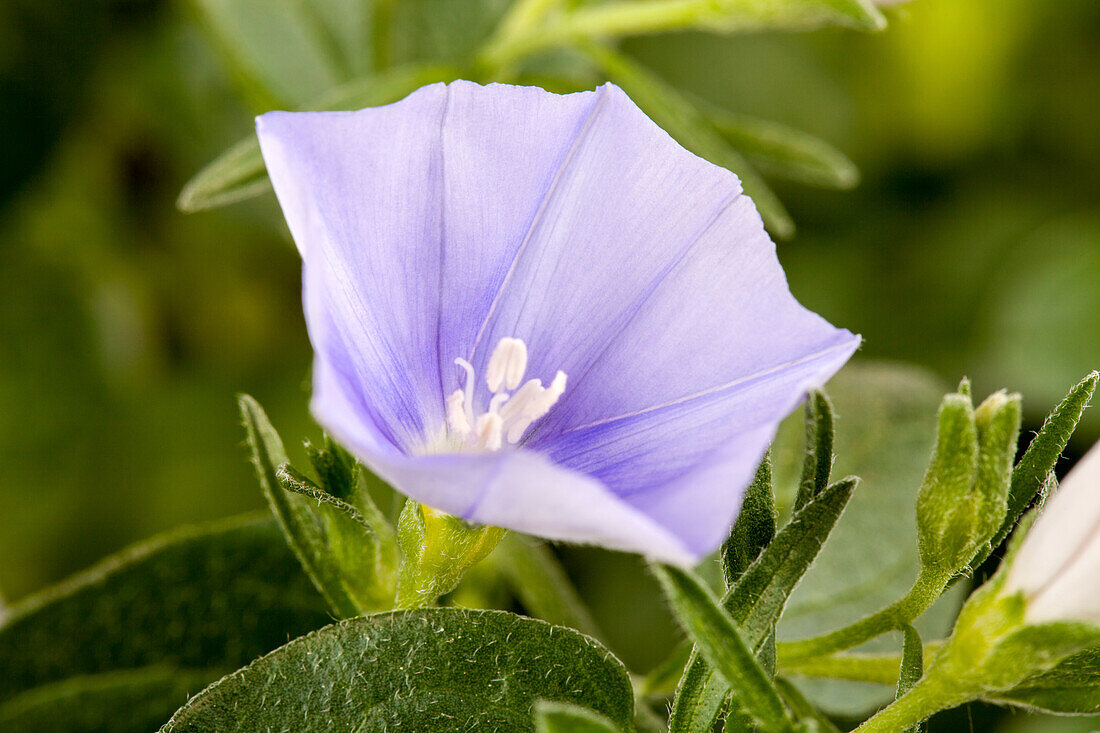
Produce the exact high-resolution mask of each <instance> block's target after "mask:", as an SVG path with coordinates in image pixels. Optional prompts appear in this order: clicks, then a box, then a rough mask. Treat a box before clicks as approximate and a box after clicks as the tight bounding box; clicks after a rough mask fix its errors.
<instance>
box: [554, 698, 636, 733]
mask: <svg viewBox="0 0 1100 733" xmlns="http://www.w3.org/2000/svg"><path fill="white" fill-rule="evenodd" d="M535 731H536V733H622V729H621V728H617V727H615V724H614V723H612V722H611V721H610V720H608V719H607V718H605V717H604V716H602V715H600V714H599V713H596V712H593V711H591V710H589V709H587V708H582V707H580V706H579V705H573V704H570V703H563V702H547V701H545V700H540V701H538V702H537V703H535Z"/></svg>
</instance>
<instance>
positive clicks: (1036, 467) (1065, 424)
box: [970, 372, 1100, 572]
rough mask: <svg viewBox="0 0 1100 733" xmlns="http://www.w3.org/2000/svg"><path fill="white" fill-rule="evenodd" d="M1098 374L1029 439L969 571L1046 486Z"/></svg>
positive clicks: (1075, 389)
mask: <svg viewBox="0 0 1100 733" xmlns="http://www.w3.org/2000/svg"><path fill="white" fill-rule="evenodd" d="M1098 378H1100V374H1098V373H1097V372H1092V373H1091V374H1089V375H1088V376H1086V377H1085V378H1084V379H1082V380H1081V381H1080V382H1078V383H1077V384H1076V385H1075V386H1074V387H1073V389H1071V390H1070V391H1069V394H1067V395H1066V396H1065V397H1064V398H1063V399H1062V401H1061V402H1060V403H1058V406H1057V407H1055V408H1054V409H1053V410H1051V412H1050V414H1049V415H1048V416H1047V419H1046V421H1045V422H1044V423H1043V427H1042V428H1041V429H1040V430H1039V432H1038V434H1036V436H1035V437H1034V438H1032V440H1031V444H1030V445H1029V446H1028V447H1027V451H1025V452H1024V455H1023V456H1022V457H1021V458H1020V460H1019V462H1018V463H1017V464H1016V467H1015V468H1014V469H1013V471H1012V483H1011V485H1010V487H1009V490H1008V511H1007V514H1006V515H1005V519H1004V523H1003V524H1002V525H1001V528H1000V529H999V530H998V531H997V534H996V535H994V536H993V539H992V540H991V541H990V544H989V547H988V548H986V549H985V550H983V551H982V552H981V553H979V554H978V556H977V557H975V558H974V559H973V560H972V561H971V562H970V571H971V572H973V571H974V570H976V569H977V568H978V566H979V565H981V564H982V562H984V561H985V559H986V558H987V557H989V553H990V552H992V551H993V550H994V549H995V548H996V547H998V546H999V545H1000V544H1001V543H1002V542H1003V541H1004V539H1005V537H1007V536H1008V534H1009V532H1011V531H1012V528H1013V527H1015V526H1016V522H1017V521H1019V519H1020V516H1021V515H1022V514H1023V513H1024V511H1025V510H1026V509H1027V508H1028V506H1029V505H1030V504H1031V502H1032V500H1033V499H1035V498H1036V495H1037V494H1041V491H1042V489H1043V487H1044V486H1046V485H1048V480H1047V479H1048V476H1049V474H1050V473H1051V472H1052V471H1053V470H1054V467H1055V465H1056V464H1057V463H1058V459H1059V458H1060V457H1061V455H1062V451H1064V450H1065V449H1066V444H1067V443H1069V439H1070V436H1072V435H1073V431H1074V430H1076V429H1077V423H1078V422H1080V421H1081V416H1082V415H1083V414H1084V412H1085V408H1086V407H1088V405H1089V402H1090V401H1091V400H1092V395H1093V393H1094V392H1095V391H1096V383H1097V379H1098Z"/></svg>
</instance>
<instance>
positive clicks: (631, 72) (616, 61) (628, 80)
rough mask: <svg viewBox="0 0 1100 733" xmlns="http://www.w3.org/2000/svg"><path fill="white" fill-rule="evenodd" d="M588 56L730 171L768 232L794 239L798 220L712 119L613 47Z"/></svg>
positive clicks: (660, 120)
mask: <svg viewBox="0 0 1100 733" xmlns="http://www.w3.org/2000/svg"><path fill="white" fill-rule="evenodd" d="M585 52H586V53H587V54H588V55H589V56H590V57H591V58H592V59H593V61H595V63H596V64H597V65H598V66H599V67H600V68H601V69H603V71H604V73H605V74H607V76H608V78H610V79H611V81H613V82H615V83H616V84H618V85H619V86H620V87H622V88H623V90H624V91H626V93H627V94H629V95H630V97H631V99H633V100H634V101H635V103H637V105H638V106H639V107H641V108H642V110H644V111H645V113H646V114H648V115H649V116H650V117H651V118H653V121H654V122H656V123H657V124H658V125H660V126H661V127H663V128H664V129H665V130H666V131H667V132H668V133H669V134H670V135H672V137H674V138H676V140H677V141H678V142H679V143H680V144H681V145H683V146H684V147H685V148H687V149H688V150H690V151H691V152H693V153H695V154H696V155H699V156H701V157H703V158H706V159H707V160H709V161H710V162H712V163H715V164H717V165H720V166H723V167H725V168H729V169H730V170H731V171H733V172H734V173H736V174H737V175H738V177H740V179H741V186H742V188H743V189H744V192H745V194H746V195H747V196H749V197H750V198H751V199H752V200H753V203H755V204H756V208H757V209H758V210H759V211H760V216H761V217H763V219H764V223H765V224H767V226H768V230H769V231H770V232H771V233H772V234H773V235H774V236H776V237H778V238H780V239H788V238H790V237H791V236H793V235H794V221H793V220H792V219H791V217H790V214H788V213H787V210H786V209H785V208H784V207H783V204H782V203H780V201H779V199H778V198H777V197H776V195H775V193H773V192H772V190H771V189H770V188H768V185H767V184H766V183H764V180H763V179H762V178H760V175H759V174H758V173H757V172H756V170H755V169H754V168H753V167H752V166H751V165H749V163H748V161H746V160H745V158H744V157H743V156H742V155H741V154H740V153H738V152H737V151H736V150H734V149H733V148H732V147H731V146H730V145H729V143H727V142H726V141H725V139H723V137H722V136H721V135H720V134H718V131H717V130H715V129H714V127H713V126H712V125H711V123H710V121H709V120H707V118H706V117H705V116H704V115H703V113H702V112H700V111H699V110H698V109H697V108H696V107H695V105H693V104H692V103H691V102H690V101H689V100H688V99H687V98H685V97H684V96H683V95H682V94H680V92H678V91H677V90H676V89H674V88H672V87H671V86H670V85H668V84H666V83H665V82H663V81H662V80H660V79H659V78H657V76H656V75H654V74H653V73H652V72H651V71H649V70H648V69H645V68H643V67H641V66H640V65H638V64H636V63H634V62H633V61H632V60H630V59H628V58H626V57H625V56H623V55H621V54H618V53H615V52H614V51H611V50H610V49H607V48H603V47H598V46H587V47H586V48H585Z"/></svg>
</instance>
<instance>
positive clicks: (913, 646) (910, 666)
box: [896, 624, 924, 733]
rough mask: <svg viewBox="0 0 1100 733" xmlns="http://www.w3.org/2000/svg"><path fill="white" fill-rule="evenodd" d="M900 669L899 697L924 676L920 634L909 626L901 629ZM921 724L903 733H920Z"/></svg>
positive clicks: (922, 646)
mask: <svg viewBox="0 0 1100 733" xmlns="http://www.w3.org/2000/svg"><path fill="white" fill-rule="evenodd" d="M902 633H903V637H902V647H901V667H900V668H899V671H898V692H897V695H896V697H901V696H902V695H904V694H905V693H907V692H909V690H911V689H913V687H914V686H915V685H916V684H917V681H918V680H919V679H920V678H921V676H922V675H924V643H923V642H922V641H921V638H920V634H919V633H918V632H917V630H916V629H914V628H913V627H912V625H910V624H906V625H905V627H904V628H903V629H902ZM921 728H922V724H921V723H917V724H916V725H914V726H910V727H909V728H906V729H905V731H904V733H920V730H921Z"/></svg>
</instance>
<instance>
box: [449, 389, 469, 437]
mask: <svg viewBox="0 0 1100 733" xmlns="http://www.w3.org/2000/svg"><path fill="white" fill-rule="evenodd" d="M465 402H466V396H465V395H464V394H463V393H462V390H461V389H456V390H455V391H454V392H452V393H451V396H450V397H448V398H447V424H448V425H450V426H451V430H453V431H455V432H456V433H458V434H459V435H461V436H462V437H463V438H465V437H466V436H467V435H469V434H470V420H469V419H468V418H467V417H466V408H465Z"/></svg>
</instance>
